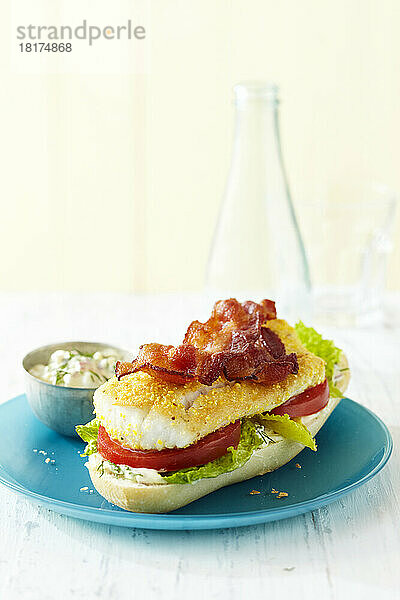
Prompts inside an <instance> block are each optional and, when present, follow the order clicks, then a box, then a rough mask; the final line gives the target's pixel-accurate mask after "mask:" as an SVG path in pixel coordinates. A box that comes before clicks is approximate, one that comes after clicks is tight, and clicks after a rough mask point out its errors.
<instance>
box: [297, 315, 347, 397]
mask: <svg viewBox="0 0 400 600" xmlns="http://www.w3.org/2000/svg"><path fill="white" fill-rule="evenodd" d="M295 330H296V332H297V335H298V336H299V338H300V341H301V343H302V344H303V346H305V347H306V348H307V350H309V351H310V352H312V353H313V354H316V355H317V356H319V357H320V358H322V359H323V360H324V361H325V372H326V378H327V380H328V383H329V391H330V394H331V396H332V397H333V398H341V397H342V396H343V394H342V393H341V391H340V390H339V389H338V388H337V387H336V386H335V384H334V382H333V375H334V370H335V365H337V363H338V362H339V359H340V355H341V353H342V351H341V350H340V348H337V347H336V346H335V344H334V343H333V341H332V340H325V339H324V338H323V337H322V335H321V334H320V333H318V332H317V331H315V329H313V328H312V327H306V326H305V325H304V323H303V322H302V321H299V322H298V323H296V325H295Z"/></svg>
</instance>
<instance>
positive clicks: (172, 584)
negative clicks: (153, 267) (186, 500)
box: [0, 293, 400, 600]
mask: <svg viewBox="0 0 400 600" xmlns="http://www.w3.org/2000/svg"><path fill="white" fill-rule="evenodd" d="M207 312H208V307H205V306H204V302H203V301H202V300H201V299H200V298H197V297H193V296H186V297H181V298H180V299H176V298H174V297H168V296H164V297H162V298H160V297H158V298H145V297H131V296H128V295H113V294H107V295H106V294H103V295H98V294H97V295H82V294H81V295H77V294H75V295H74V294H70V295H68V294H55V293H54V294H46V295H39V294H28V295H22V294H3V295H0V331H1V336H0V349H1V360H2V382H3V383H2V392H1V397H0V402H3V401H6V400H7V399H9V398H11V397H12V396H15V395H17V394H19V393H21V392H22V391H23V384H22V378H21V371H20V366H19V363H20V360H21V358H22V356H23V355H24V353H26V352H27V351H29V350H30V349H32V348H34V347H37V346H40V345H42V344H45V343H48V342H53V341H57V340H60V341H63V340H68V339H70V340H71V339H88V340H95V341H108V342H110V343H115V344H118V345H121V346H124V347H129V348H132V349H133V350H134V349H135V348H136V347H137V345H138V344H139V343H142V342H145V341H150V340H153V341H154V340H159V341H165V342H169V343H172V342H176V341H177V340H179V339H180V338H181V337H182V334H183V331H184V328H185V325H187V323H188V322H189V321H191V320H192V319H193V318H199V319H202V318H206V317H207ZM325 333H326V334H329V335H331V336H332V337H334V338H335V341H336V342H337V344H338V345H339V346H341V347H343V348H344V349H345V350H346V353H347V355H348V357H349V361H350V364H351V367H352V371H353V379H352V382H351V386H350V389H349V396H350V397H353V398H354V399H356V400H358V401H359V402H361V403H363V404H365V405H366V406H367V407H369V408H371V409H372V410H374V411H375V412H376V413H377V414H378V415H379V416H380V417H381V418H382V419H383V420H384V421H385V422H386V423H387V424H388V425H389V427H390V430H391V433H392V435H393V438H394V443H395V450H394V455H393V456H392V458H391V460H390V462H389V464H388V466H387V467H386V468H385V469H384V471H383V472H382V473H381V474H380V475H378V476H377V477H376V478H375V479H373V480H372V481H371V482H370V483H368V484H367V485H365V486H364V487H362V488H360V489H358V490H356V491H355V492H353V493H352V494H351V495H349V496H347V497H345V498H344V499H342V500H340V501H338V502H335V503H334V504H331V505H329V506H328V507H326V508H322V509H320V510H318V511H315V512H312V513H308V514H305V515H302V516H299V517H295V518H292V519H287V520H285V521H279V522H275V523H268V524H265V525H259V526H254V527H244V528H237V529H235V528H234V529H225V530H214V531H197V532H190V531H189V532H185V531H184V532H169V531H150V530H140V529H127V528H119V527H110V526H106V525H97V524H93V523H89V522H85V521H80V520H75V519H72V518H68V517H65V516H63V515H58V514H56V513H53V512H51V511H50V510H47V509H45V508H39V507H37V506H35V505H34V504H31V503H30V502H28V501H27V500H25V499H24V498H22V497H19V496H17V495H15V494H14V493H12V492H11V491H9V490H8V489H6V488H4V487H2V486H0V526H1V532H0V598H1V600H13V599H14V598H15V599H17V598H18V599H20V598H24V599H25V598H26V599H29V600H31V599H32V600H47V599H49V600H53V599H55V598H77V599H79V600H90V599H92V598H93V599H94V598H96V599H97V598H100V599H104V600H112V599H118V600H121V599H125V598H146V599H147V598H150V599H153V598H158V599H163V598H167V599H169V598H173V599H179V598H185V599H186V598H191V599H196V598H203V597H204V598H208V599H212V598H218V600H225V599H229V600H235V599H239V598H272V599H274V598H278V597H279V598H290V597H293V598H295V599H296V600H298V599H300V598H307V600H309V599H316V598H318V599H320V598H323V599H325V598H329V599H330V598H340V599H342V598H347V597H349V598H350V597H351V598H353V599H358V598H362V599H365V598H374V599H376V598H382V599H386V598H390V599H392V598H400V592H399V590H400V459H399V454H398V446H399V444H400V418H399V414H400V358H399V357H400V329H389V328H381V329H378V330H374V331H372V330H370V331H368V330H358V331H357V330H337V331H334V330H326V329H325ZM332 460H334V457H332Z"/></svg>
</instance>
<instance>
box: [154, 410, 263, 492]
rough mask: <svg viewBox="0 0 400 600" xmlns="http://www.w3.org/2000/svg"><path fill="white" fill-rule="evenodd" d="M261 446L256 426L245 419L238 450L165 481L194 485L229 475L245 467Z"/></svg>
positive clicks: (176, 474)
mask: <svg viewBox="0 0 400 600" xmlns="http://www.w3.org/2000/svg"><path fill="white" fill-rule="evenodd" d="M261 444H262V439H261V438H260V436H259V435H258V433H257V427H256V425H254V423H252V422H251V421H249V420H248V419H244V420H243V421H242V431H241V436H240V441H239V445H238V447H237V448H236V450H235V448H233V446H231V447H230V448H228V451H227V453H226V454H224V456H221V457H220V458H217V459H216V460H213V461H211V462H209V463H207V464H205V465H202V466H201V467H192V468H188V469H181V470H180V471H176V472H175V473H172V474H169V475H164V476H163V479H164V480H165V481H167V482H168V483H193V481H197V480H198V479H204V478H208V477H218V475H221V474H222V473H228V472H229V471H234V470H235V469H238V468H239V467H241V466H243V465H244V464H245V463H246V462H247V461H248V460H249V458H250V457H251V455H252V454H253V452H254V450H256V449H257V448H259V447H260V446H261Z"/></svg>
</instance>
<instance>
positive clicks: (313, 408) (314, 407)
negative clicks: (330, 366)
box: [270, 379, 329, 419]
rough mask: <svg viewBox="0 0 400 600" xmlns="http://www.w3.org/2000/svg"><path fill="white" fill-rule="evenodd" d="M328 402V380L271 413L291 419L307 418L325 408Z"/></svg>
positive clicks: (291, 399)
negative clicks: (287, 416)
mask: <svg viewBox="0 0 400 600" xmlns="http://www.w3.org/2000/svg"><path fill="white" fill-rule="evenodd" d="M328 400H329V385H328V380H327V379H325V381H323V382H322V383H320V384H319V385H316V386H315V387H312V388H309V389H308V390H305V392H302V393H301V394H298V395H297V396H293V398H290V399H289V400H288V401H287V402H284V403H283V404H281V405H280V406H277V407H276V408H274V409H273V410H271V411H270V413H271V415H289V417H290V418H291V419H292V418H294V417H306V416H307V415H313V414H314V413H316V412H319V411H320V410H322V409H323V408H325V406H326V405H327V404H328Z"/></svg>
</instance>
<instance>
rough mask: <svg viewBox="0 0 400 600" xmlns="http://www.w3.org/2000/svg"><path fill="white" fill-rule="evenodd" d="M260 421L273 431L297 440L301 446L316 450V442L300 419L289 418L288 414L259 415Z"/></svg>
mask: <svg viewBox="0 0 400 600" xmlns="http://www.w3.org/2000/svg"><path fill="white" fill-rule="evenodd" d="M260 417H261V420H262V423H265V424H266V425H269V427H271V429H272V430H273V431H275V433H278V434H279V435H281V436H282V437H284V438H286V439H288V440H293V441H294V442H299V443H300V444H303V446H307V447H308V448H311V450H314V451H316V450H317V444H316V443H315V440H314V438H313V437H312V435H311V433H310V432H309V431H308V429H307V427H306V426H305V425H303V423H302V422H301V421H300V419H291V418H290V417H289V415H269V414H264V415H260Z"/></svg>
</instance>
